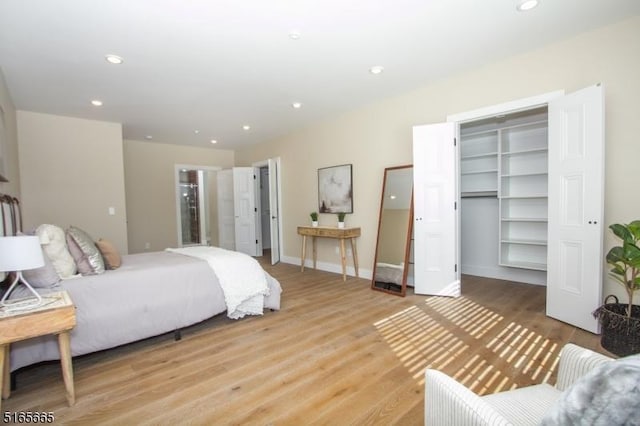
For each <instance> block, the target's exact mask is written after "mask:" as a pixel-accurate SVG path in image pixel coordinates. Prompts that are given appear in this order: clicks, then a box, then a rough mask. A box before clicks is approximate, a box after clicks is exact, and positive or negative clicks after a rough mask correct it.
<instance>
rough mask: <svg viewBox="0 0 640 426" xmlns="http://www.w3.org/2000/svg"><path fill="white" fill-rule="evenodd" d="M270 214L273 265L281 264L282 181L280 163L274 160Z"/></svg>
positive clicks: (272, 162)
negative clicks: (280, 206) (280, 193)
mask: <svg viewBox="0 0 640 426" xmlns="http://www.w3.org/2000/svg"><path fill="white" fill-rule="evenodd" d="M268 167H269V212H270V213H271V221H270V224H271V232H270V234H271V264H272V265H275V264H276V263H278V262H280V227H279V226H278V224H279V219H278V217H279V216H280V212H279V210H278V182H279V180H280V170H279V169H278V163H277V162H276V160H274V159H269V164H268Z"/></svg>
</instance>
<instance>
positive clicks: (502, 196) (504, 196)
mask: <svg viewBox="0 0 640 426" xmlns="http://www.w3.org/2000/svg"><path fill="white" fill-rule="evenodd" d="M500 198H502V199H503V200H518V199H520V200H524V199H528V198H549V197H548V196H547V195H546V194H544V195H543V194H538V195H501V196H500Z"/></svg>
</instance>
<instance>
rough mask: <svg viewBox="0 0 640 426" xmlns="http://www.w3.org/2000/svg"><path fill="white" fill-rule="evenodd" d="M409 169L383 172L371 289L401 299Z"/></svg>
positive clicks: (406, 265) (408, 230)
mask: <svg viewBox="0 0 640 426" xmlns="http://www.w3.org/2000/svg"><path fill="white" fill-rule="evenodd" d="M412 224H413V166H411V165H408V166H398V167H388V168H386V169H385V170H384V179H383V182H382V200H381V202H380V216H379V218H378V239H377V242H376V254H375V258H374V260H375V261H374V265H373V279H372V280H371V288H372V289H374V290H378V291H383V292H386V293H391V294H395V295H398V296H404V295H405V294H406V291H407V278H408V275H409V271H410V269H411V268H410V262H409V260H410V253H411V235H412Z"/></svg>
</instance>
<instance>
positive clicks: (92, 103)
mask: <svg viewBox="0 0 640 426" xmlns="http://www.w3.org/2000/svg"><path fill="white" fill-rule="evenodd" d="M91 105H93V106H102V101H101V100H99V99H94V100H92V101H91Z"/></svg>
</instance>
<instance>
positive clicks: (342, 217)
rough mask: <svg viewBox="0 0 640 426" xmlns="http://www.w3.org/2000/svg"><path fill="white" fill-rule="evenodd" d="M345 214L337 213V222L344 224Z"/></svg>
mask: <svg viewBox="0 0 640 426" xmlns="http://www.w3.org/2000/svg"><path fill="white" fill-rule="evenodd" d="M346 215H347V214H346V213H344V212H340V213H338V222H344V218H345V216H346Z"/></svg>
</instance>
